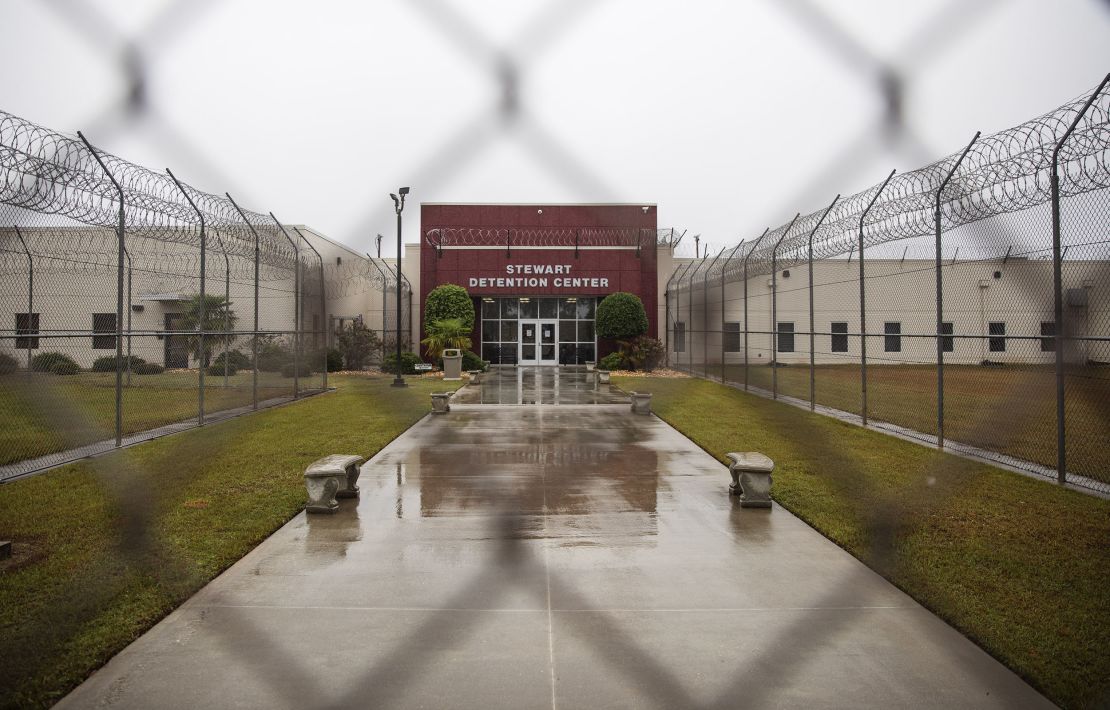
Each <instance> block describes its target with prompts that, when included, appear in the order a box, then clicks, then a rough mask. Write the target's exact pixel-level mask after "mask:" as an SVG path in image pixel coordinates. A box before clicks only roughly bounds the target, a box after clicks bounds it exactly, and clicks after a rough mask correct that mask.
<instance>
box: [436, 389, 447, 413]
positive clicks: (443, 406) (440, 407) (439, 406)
mask: <svg viewBox="0 0 1110 710" xmlns="http://www.w3.org/2000/svg"><path fill="white" fill-rule="evenodd" d="M450 411H451V393H450V392H432V414H447V412H450Z"/></svg>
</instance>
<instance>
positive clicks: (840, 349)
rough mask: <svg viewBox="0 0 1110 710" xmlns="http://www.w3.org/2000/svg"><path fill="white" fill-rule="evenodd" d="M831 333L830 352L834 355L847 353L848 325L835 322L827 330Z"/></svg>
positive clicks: (842, 322)
mask: <svg viewBox="0 0 1110 710" xmlns="http://www.w3.org/2000/svg"><path fill="white" fill-rule="evenodd" d="M829 330H830V331H831V332H832V351H833V352H834V353H846V352H848V324H847V323H846V322H844V321H837V322H835V323H833V324H832V327H830V328H829Z"/></svg>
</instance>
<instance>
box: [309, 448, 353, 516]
mask: <svg viewBox="0 0 1110 710" xmlns="http://www.w3.org/2000/svg"><path fill="white" fill-rule="evenodd" d="M365 460H366V459H364V458H363V457H361V456H353V455H344V454H332V455H331V456H325V457H324V458H322V459H320V460H318V461H314V462H313V463H312V464H311V465H310V466H309V467H308V468H306V469H305V472H304V484H305V488H307V489H308V507H306V508H305V510H307V511H308V512H309V513H334V512H335V511H336V510H337V509H338V508H339V502H338V501H337V500H336V498H357V497H358V485H357V483H358V474H359V466H361V465H362V463H363V462H364V461H365Z"/></svg>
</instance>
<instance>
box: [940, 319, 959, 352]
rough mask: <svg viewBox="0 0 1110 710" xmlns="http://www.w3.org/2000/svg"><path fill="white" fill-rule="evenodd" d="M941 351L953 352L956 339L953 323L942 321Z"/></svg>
mask: <svg viewBox="0 0 1110 710" xmlns="http://www.w3.org/2000/svg"><path fill="white" fill-rule="evenodd" d="M940 333H941V337H940V351H941V352H944V353H950V352H952V349H953V346H954V345H955V342H956V339H955V338H953V337H952V323H950V322H942V323H941V324H940Z"/></svg>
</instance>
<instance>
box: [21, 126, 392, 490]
mask: <svg viewBox="0 0 1110 710" xmlns="http://www.w3.org/2000/svg"><path fill="white" fill-rule="evenodd" d="M328 248H331V249H332V250H334V249H335V245H334V244H331V243H325V242H324V240H320V239H317V238H314V237H313V235H312V234H311V233H310V230H307V229H306V228H302V227H298V226H289V225H286V224H284V223H282V222H280V221H279V220H278V219H277V218H276V217H275V216H274V215H273V213H262V212H254V211H251V210H249V209H246V208H245V207H243V206H241V205H239V204H238V203H237V202H236V201H235V200H234V199H233V198H232V196H230V195H227V194H225V195H222V196H220V195H215V194H210V193H206V192H202V191H200V190H198V189H196V188H194V187H192V186H190V185H189V184H187V183H185V182H183V181H181V180H179V179H178V177H177V176H176V175H174V174H173V173H171V172H170V171H169V170H167V171H166V172H165V173H158V172H154V171H152V170H148V169H147V168H144V167H141V166H139V165H135V164H133V163H129V162H127V161H126V160H123V159H122V158H119V157H117V156H114V155H111V154H108V153H105V152H103V151H100V150H98V149H96V148H95V147H94V146H93V145H92V144H91V143H89V142H88V141H87V140H86V139H85V138H84V136H81V135H80V134H78V137H77V138H73V137H69V136H65V135H62V134H59V133H56V132H54V131H51V130H48V129H45V128H43V127H41V126H37V125H35V124H33V123H30V122H28V121H26V120H23V119H21V118H18V117H16V116H13V115H11V114H7V113H2V112H0V271H2V273H3V280H2V286H0V319H2V320H0V416H2V417H3V419H4V422H5V426H4V429H3V432H0V480H5V479H10V478H13V477H17V476H20V475H24V474H26V473H30V472H33V471H36V470H40V469H42V468H45V467H49V466H51V465H55V464H57V463H60V462H63V461H66V460H71V459H73V458H79V457H83V456H88V455H91V454H94V453H98V452H100V451H104V450H107V449H111V448H114V447H119V446H121V445H125V444H126V443H128V442H129V441H133V440H137V439H141V438H145V437H150V436H153V435H157V434H160V433H167V432H169V431H173V430H177V429H181V428H186V427H191V426H199V425H203V424H205V423H206V422H209V421H212V420H213V419H218V418H224V417H227V416H230V415H234V414H237V413H241V412H246V411H251V410H256V409H258V408H259V407H263V406H267V405H270V404H275V403H280V402H285V401H289V400H293V399H296V398H298V397H301V396H304V395H306V394H311V393H316V392H320V391H322V390H324V389H326V388H327V377H328V375H327V369H328V368H327V348H328V347H329V346H333V345H336V344H337V343H336V342H335V341H336V340H337V339H338V338H340V337H342V336H343V333H342V329H343V328H350V327H351V323H350V322H348V320H349V321H357V324H358V326H365V327H369V328H371V329H372V330H374V333H375V335H376V336H380V337H378V340H380V342H381V347H378V346H377V345H376V344H375V346H374V348H373V350H374V352H373V353H370V354H369V355H368V358H369V359H377V358H380V350H381V349H382V348H384V347H386V346H387V345H389V344H390V343H393V342H395V341H396V338H397V337H401V338H402V339H403V340H404V341H405V342H406V343H408V342H410V341H411V334H410V333H408V327H407V311H408V308H409V307H410V304H409V303H408V300H409V299H410V297H411V296H410V295H411V288H410V287H409V286H408V284H407V283H403V284H402V286H403V288H402V300H403V301H404V303H403V305H404V307H405V308H404V313H403V314H402V324H404V325H402V326H401V327H398V323H397V318H396V293H397V288H396V286H397V283H396V269H395V267H394V266H392V265H389V264H386V263H385V262H382V261H381V260H376V259H369V258H362V257H361V256H357V255H351V254H347V259H346V262H345V263H344V259H343V257H342V256H336V257H332V256H329V262H328V263H327V264H325V261H324V256H322V254H321V251H320V250H321V249H328ZM332 259H334V261H335V262H336V263H335V264H332V263H330V262H331V260H332ZM367 292H374V293H377V292H380V293H381V300H382V304H383V307H382V309H381V312H380V313H379V312H377V311H378V309H377V308H371V309H370V311H371V312H368V313H365V314H364V313H362V312H361V309H359V310H358V311H357V312H355V313H350V314H348V313H345V312H340V311H337V309H340V310H341V309H342V308H343V304H345V303H355V304H359V303H365V302H367V301H368V300H369V301H372V300H373V299H367V298H365V297H364V296H363V294H366V293H367ZM351 297H353V298H351ZM345 299H347V300H345ZM364 321H365V322H364Z"/></svg>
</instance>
